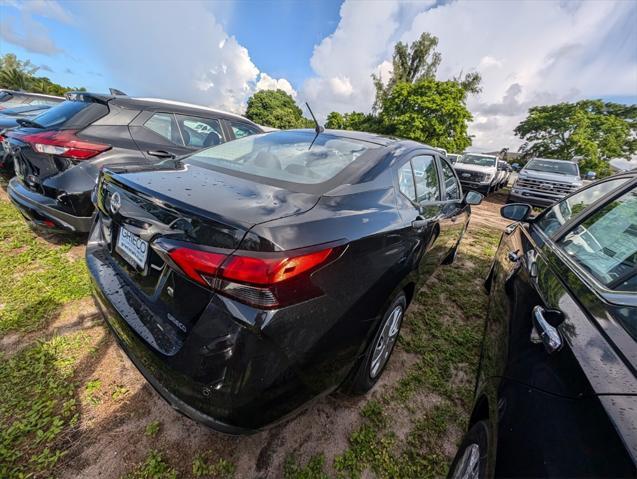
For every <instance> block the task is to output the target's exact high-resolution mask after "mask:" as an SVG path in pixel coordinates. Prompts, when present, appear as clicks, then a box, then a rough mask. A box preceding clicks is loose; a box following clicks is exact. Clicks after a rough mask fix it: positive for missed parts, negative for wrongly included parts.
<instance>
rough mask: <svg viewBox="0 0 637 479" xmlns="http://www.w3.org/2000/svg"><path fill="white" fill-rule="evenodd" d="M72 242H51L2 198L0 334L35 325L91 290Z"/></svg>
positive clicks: (44, 321) (26, 328)
mask: <svg viewBox="0 0 637 479" xmlns="http://www.w3.org/2000/svg"><path fill="white" fill-rule="evenodd" d="M72 247H73V244H72V243H69V244H63V245H59V246H58V245H56V246H53V245H49V244H47V243H46V242H45V241H43V240H41V239H38V238H37V236H36V235H35V234H34V233H33V231H31V229H30V228H29V227H28V226H27V224H26V222H25V221H24V218H22V216H21V215H20V214H19V213H18V212H17V211H16V209H15V208H14V207H13V205H12V204H11V203H9V202H7V201H0V257H1V258H2V261H1V262H0V335H1V334H5V333H7V332H9V331H23V332H29V331H35V330H37V329H38V328H40V327H41V326H42V325H43V324H45V323H46V322H47V320H49V319H51V318H52V317H53V315H54V314H55V313H56V311H58V310H59V308H60V307H61V306H62V305H64V304H65V303H67V302H69V301H73V300H76V299H80V298H83V297H85V296H88V295H89V294H90V289H89V279H88V273H87V270H86V266H85V265H84V261H83V260H82V259H78V260H73V259H71V258H69V256H68V255H67V253H68V252H69V250H70V249H71V248H72Z"/></svg>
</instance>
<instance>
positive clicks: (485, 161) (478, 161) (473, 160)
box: [456, 155, 495, 166]
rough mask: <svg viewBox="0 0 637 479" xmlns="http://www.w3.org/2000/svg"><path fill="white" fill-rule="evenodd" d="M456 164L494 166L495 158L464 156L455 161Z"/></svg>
mask: <svg viewBox="0 0 637 479" xmlns="http://www.w3.org/2000/svg"><path fill="white" fill-rule="evenodd" d="M456 163H464V164H466V165H478V166H495V158H493V157H491V156H482V155H464V156H463V157H461V158H458V161H456Z"/></svg>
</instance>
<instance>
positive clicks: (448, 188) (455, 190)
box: [440, 159, 460, 200]
mask: <svg viewBox="0 0 637 479" xmlns="http://www.w3.org/2000/svg"><path fill="white" fill-rule="evenodd" d="M440 163H441V164H442V177H443V179H444V181H445V199H447V200H459V199H460V185H459V184H458V180H457V179H456V175H454V174H453V169H452V168H451V166H449V163H447V162H446V161H445V160H444V159H443V160H441V162H440Z"/></svg>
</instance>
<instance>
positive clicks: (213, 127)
mask: <svg viewBox="0 0 637 479" xmlns="http://www.w3.org/2000/svg"><path fill="white" fill-rule="evenodd" d="M175 117H176V118H177V122H178V123H179V129H180V130H181V134H182V136H183V139H184V143H185V144H186V146H188V147H191V148H205V147H208V146H216V145H219V144H221V143H223V133H222V131H221V124H220V123H219V120H215V119H211V118H201V117H197V116H185V115H175Z"/></svg>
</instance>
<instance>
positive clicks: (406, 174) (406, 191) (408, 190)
mask: <svg viewBox="0 0 637 479" xmlns="http://www.w3.org/2000/svg"><path fill="white" fill-rule="evenodd" d="M398 188H399V189H400V192H401V193H402V194H403V195H405V196H406V197H407V198H409V199H410V200H411V201H416V185H415V184H414V173H413V171H412V169H411V161H408V162H407V163H405V164H404V165H403V166H401V167H400V169H399V170H398Z"/></svg>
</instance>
